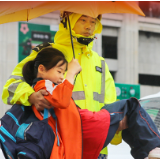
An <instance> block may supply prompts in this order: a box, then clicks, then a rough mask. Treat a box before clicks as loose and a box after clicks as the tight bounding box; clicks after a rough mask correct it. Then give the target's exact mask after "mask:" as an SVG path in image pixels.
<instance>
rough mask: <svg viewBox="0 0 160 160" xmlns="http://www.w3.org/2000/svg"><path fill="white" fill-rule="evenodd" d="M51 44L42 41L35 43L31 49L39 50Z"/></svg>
mask: <svg viewBox="0 0 160 160" xmlns="http://www.w3.org/2000/svg"><path fill="white" fill-rule="evenodd" d="M48 46H51V44H50V43H49V42H44V43H42V44H39V45H37V46H36V47H35V48H33V49H32V50H34V51H36V52H39V51H40V50H41V49H43V48H45V47H48Z"/></svg>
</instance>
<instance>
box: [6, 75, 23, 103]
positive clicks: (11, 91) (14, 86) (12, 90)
mask: <svg viewBox="0 0 160 160" xmlns="http://www.w3.org/2000/svg"><path fill="white" fill-rule="evenodd" d="M11 78H13V79H15V80H22V81H25V80H24V78H23V77H22V76H15V75H11V76H10V77H9V79H11ZM19 83H21V82H17V83H12V84H11V85H10V86H9V87H8V93H9V97H8V99H7V104H11V103H10V101H11V100H12V98H13V96H14V93H15V90H16V89H17V87H18V85H19Z"/></svg>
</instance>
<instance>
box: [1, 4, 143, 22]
mask: <svg viewBox="0 0 160 160" xmlns="http://www.w3.org/2000/svg"><path fill="white" fill-rule="evenodd" d="M56 10H59V11H68V12H75V13H80V14H84V15H88V16H91V17H97V16H98V15H99V14H103V13H132V14H138V15H141V16H144V13H143V12H142V11H141V9H140V8H139V6H138V5H137V3H136V2H133V1H0V24H2V23H8V22H15V21H28V20H30V19H33V18H36V17H39V16H41V15H44V14H47V13H50V12H53V11H56Z"/></svg>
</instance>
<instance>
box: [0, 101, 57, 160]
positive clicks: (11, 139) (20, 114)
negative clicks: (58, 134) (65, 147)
mask: <svg viewBox="0 0 160 160" xmlns="http://www.w3.org/2000/svg"><path fill="white" fill-rule="evenodd" d="M54 141H55V134H54V132H53V129H52V128H51V126H50V125H49V124H48V110H47V109H45V110H44V118H43V120H39V119H38V118H37V117H36V116H35V114H34V112H33V110H32V107H31V106H22V105H18V104H15V105H13V106H12V107H11V109H10V110H8V111H7V112H6V113H5V115H4V116H3V117H2V118H1V126H0V146H1V148H2V152H3V154H4V156H5V158H7V159H10V158H14V159H17V158H20V159H22V158H25V159H29V158H33V159H49V158H50V155H51V152H52V148H53V145H54Z"/></svg>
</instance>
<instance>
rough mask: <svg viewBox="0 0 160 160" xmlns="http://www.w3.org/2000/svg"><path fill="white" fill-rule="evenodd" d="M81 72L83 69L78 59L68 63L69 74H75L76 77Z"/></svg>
mask: <svg viewBox="0 0 160 160" xmlns="http://www.w3.org/2000/svg"><path fill="white" fill-rule="evenodd" d="M81 70H82V68H81V66H80V64H79V62H78V60H77V59H74V58H73V59H72V61H71V62H69V63H68V72H70V73H72V74H74V76H75V75H76V74H78V73H79V72H80V71H81Z"/></svg>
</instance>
